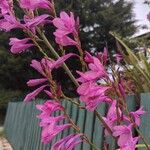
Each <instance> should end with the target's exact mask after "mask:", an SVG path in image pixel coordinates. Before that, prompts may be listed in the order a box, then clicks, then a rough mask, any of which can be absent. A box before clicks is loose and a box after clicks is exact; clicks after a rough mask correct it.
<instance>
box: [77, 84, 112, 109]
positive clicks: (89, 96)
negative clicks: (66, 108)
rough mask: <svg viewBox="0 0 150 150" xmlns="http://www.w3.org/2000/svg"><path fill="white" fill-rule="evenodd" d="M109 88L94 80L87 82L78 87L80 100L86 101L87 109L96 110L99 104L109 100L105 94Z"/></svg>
mask: <svg viewBox="0 0 150 150" xmlns="http://www.w3.org/2000/svg"><path fill="white" fill-rule="evenodd" d="M108 89H110V87H106V86H99V85H97V84H96V83H94V82H86V83H83V84H81V85H80V86H79V87H78V89H77V92H78V93H79V95H80V101H82V102H85V104H86V109H88V110H89V111H94V110H95V109H96V107H97V106H98V105H99V104H101V103H102V102H106V101H107V100H108V99H107V98H108V97H107V96H105V92H106V91H107V90H108Z"/></svg>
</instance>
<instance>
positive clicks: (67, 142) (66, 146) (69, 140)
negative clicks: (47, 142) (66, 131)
mask: <svg viewBox="0 0 150 150" xmlns="http://www.w3.org/2000/svg"><path fill="white" fill-rule="evenodd" d="M81 136H82V134H71V135H69V136H67V137H65V138H63V139H61V140H59V141H58V142H57V143H55V144H54V145H53V147H52V150H73V149H74V148H75V146H76V145H78V144H80V143H81V142H82V140H81Z"/></svg>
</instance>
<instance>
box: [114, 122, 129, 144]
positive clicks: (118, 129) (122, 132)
mask: <svg viewBox="0 0 150 150" xmlns="http://www.w3.org/2000/svg"><path fill="white" fill-rule="evenodd" d="M131 129H132V124H131V125H129V126H126V125H119V126H115V127H114V128H113V130H114V131H113V136H114V137H119V138H118V142H117V143H118V146H120V147H124V146H126V145H127V144H128V143H130V141H131V140H132V131H131Z"/></svg>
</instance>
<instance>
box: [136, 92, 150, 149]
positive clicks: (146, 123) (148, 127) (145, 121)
mask: <svg viewBox="0 0 150 150" xmlns="http://www.w3.org/2000/svg"><path fill="white" fill-rule="evenodd" d="M141 106H144V110H145V111H146V114H145V115H143V116H142V117H141V125H140V131H141V132H142V134H143V136H144V138H145V139H146V140H147V141H148V143H149V144H150V132H149V131H150V93H144V94H141ZM139 143H142V144H143V142H142V140H141V141H140V142H139ZM138 150H147V149H146V148H139V149H138Z"/></svg>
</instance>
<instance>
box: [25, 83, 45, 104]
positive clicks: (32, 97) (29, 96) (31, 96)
mask: <svg viewBox="0 0 150 150" xmlns="http://www.w3.org/2000/svg"><path fill="white" fill-rule="evenodd" d="M46 86H47V85H43V86H41V87H39V88H37V89H36V90H34V91H33V92H31V93H29V94H28V95H26V97H25V99H24V101H25V102H29V101H31V100H32V99H35V97H36V96H37V95H38V94H39V93H40V92H41V91H43V89H44V88H45V87H46Z"/></svg>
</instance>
